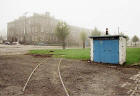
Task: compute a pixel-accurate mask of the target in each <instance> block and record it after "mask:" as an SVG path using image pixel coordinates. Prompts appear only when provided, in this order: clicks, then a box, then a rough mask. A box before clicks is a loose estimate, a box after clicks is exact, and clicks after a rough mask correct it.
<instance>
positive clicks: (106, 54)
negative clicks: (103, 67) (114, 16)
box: [90, 35, 126, 64]
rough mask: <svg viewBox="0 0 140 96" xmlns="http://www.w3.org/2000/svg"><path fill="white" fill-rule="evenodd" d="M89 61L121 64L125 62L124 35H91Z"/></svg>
mask: <svg viewBox="0 0 140 96" xmlns="http://www.w3.org/2000/svg"><path fill="white" fill-rule="evenodd" d="M90 44H91V52H90V55H91V61H94V62H99V63H112V64H123V63H124V62H126V37H125V36H123V35H112V36H109V35H106V36H91V37H90Z"/></svg>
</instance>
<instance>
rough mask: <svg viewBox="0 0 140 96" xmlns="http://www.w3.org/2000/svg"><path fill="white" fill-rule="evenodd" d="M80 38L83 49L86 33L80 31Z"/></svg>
mask: <svg viewBox="0 0 140 96" xmlns="http://www.w3.org/2000/svg"><path fill="white" fill-rule="evenodd" d="M80 37H81V40H82V43H83V48H85V42H86V39H87V34H86V32H84V31H82V32H81V34H80Z"/></svg>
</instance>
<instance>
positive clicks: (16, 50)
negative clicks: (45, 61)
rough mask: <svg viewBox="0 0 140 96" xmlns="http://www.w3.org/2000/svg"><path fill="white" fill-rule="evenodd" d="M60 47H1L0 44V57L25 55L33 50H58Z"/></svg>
mask: <svg viewBox="0 0 140 96" xmlns="http://www.w3.org/2000/svg"><path fill="white" fill-rule="evenodd" d="M60 48H61V46H37V45H36V46H34V45H2V44H0V55H15V54H26V53H27V52H28V51H29V50H35V49H60Z"/></svg>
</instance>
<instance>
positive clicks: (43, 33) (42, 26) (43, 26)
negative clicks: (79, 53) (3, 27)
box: [7, 12, 90, 45]
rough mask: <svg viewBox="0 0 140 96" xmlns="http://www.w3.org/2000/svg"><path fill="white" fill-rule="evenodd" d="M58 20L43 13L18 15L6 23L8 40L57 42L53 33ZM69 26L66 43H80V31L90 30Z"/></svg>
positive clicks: (28, 42) (36, 42)
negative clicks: (26, 15) (27, 15)
mask: <svg viewBox="0 0 140 96" xmlns="http://www.w3.org/2000/svg"><path fill="white" fill-rule="evenodd" d="M58 22H59V20H57V19H55V18H54V17H52V16H50V14H49V13H48V12H47V13H45V14H37V13H34V14H33V16H30V17H25V16H22V17H19V18H18V19H16V20H14V21H12V22H9V23H8V24H7V39H8V41H10V42H12V41H18V42H20V43H26V44H38V43H47V44H48V43H52V44H53V43H59V41H58V39H57V37H56V36H55V34H54V31H55V28H56V25H57V23H58ZM69 27H70V34H69V36H68V38H67V40H66V42H67V45H81V40H80V35H79V34H80V32H81V31H83V30H84V31H86V32H88V33H89V32H90V30H88V29H85V28H80V27H76V26H71V25H69Z"/></svg>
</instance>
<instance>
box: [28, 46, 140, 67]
mask: <svg viewBox="0 0 140 96" xmlns="http://www.w3.org/2000/svg"><path fill="white" fill-rule="evenodd" d="M29 53H30V54H53V57H59V58H60V57H62V58H69V59H81V60H89V59H90V49H89V48H86V49H65V50H62V49H48V50H31V51H29ZM139 62H140V48H127V56H126V64H127V65H132V64H135V63H139Z"/></svg>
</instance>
